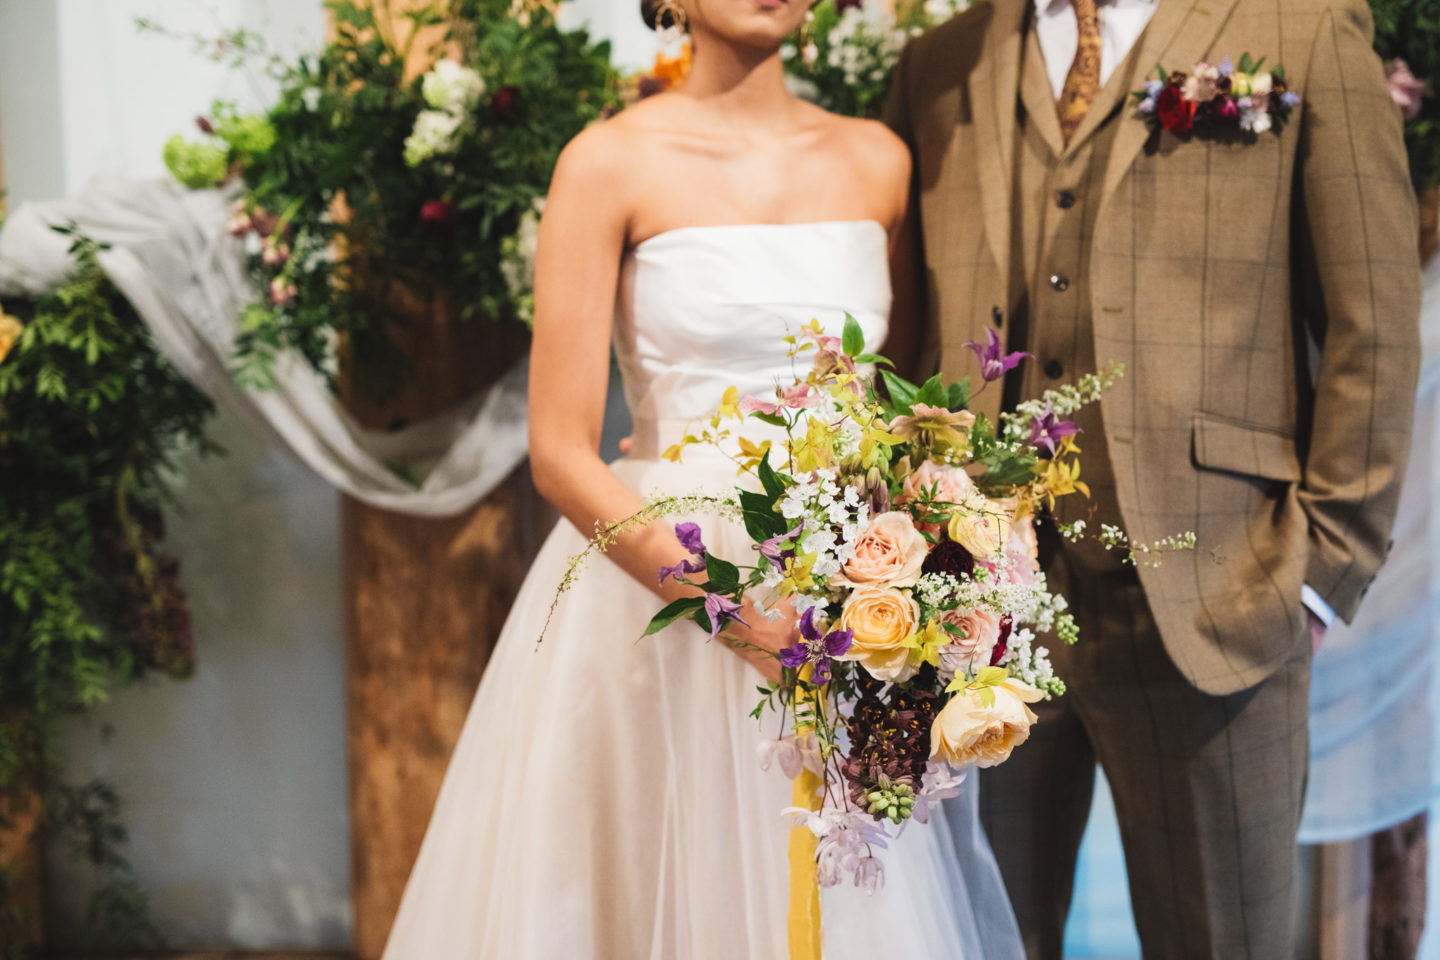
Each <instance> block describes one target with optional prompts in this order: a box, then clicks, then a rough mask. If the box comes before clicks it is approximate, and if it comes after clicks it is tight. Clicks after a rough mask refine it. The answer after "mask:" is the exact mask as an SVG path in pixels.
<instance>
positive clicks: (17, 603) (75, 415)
mask: <svg viewBox="0 0 1440 960" xmlns="http://www.w3.org/2000/svg"><path fill="white" fill-rule="evenodd" d="M62 232H65V233H71V234H72V236H74V238H75V239H74V243H73V245H72V247H71V254H72V255H73V256H74V258H75V262H76V269H75V272H74V273H73V274H72V275H71V277H70V278H69V279H67V280H66V281H65V282H64V283H62V284H61V285H60V287H59V288H58V289H56V290H55V291H54V292H53V293H51V294H49V295H48V296H44V297H41V298H40V299H38V300H36V301H33V302H25V301H18V300H7V301H6V302H5V304H4V310H3V311H0V317H3V318H4V319H3V320H0V490H3V491H4V495H3V497H0V793H12V794H13V793H14V792H15V791H18V790H22V789H23V788H24V786H25V784H27V783H32V782H34V780H35V778H36V777H37V776H38V775H40V774H41V772H42V771H44V772H45V773H46V774H47V779H50V780H51V781H52V783H53V782H54V777H53V769H54V766H55V760H56V758H55V756H54V753H53V747H52V745H51V742H50V731H51V730H52V728H53V724H54V723H55V721H56V720H57V719H58V718H60V717H62V716H64V715H66V714H73V713H76V712H81V711H84V710H86V709H87V708H90V707H93V706H94V705H96V704H98V703H100V702H102V701H104V700H105V699H106V697H107V695H108V692H109V690H110V689H111V687H112V686H113V685H114V684H116V683H117V682H125V681H128V680H133V679H135V678H137V677H139V676H141V675H143V674H144V673H145V672H147V671H149V670H158V671H161V672H164V673H168V674H170V675H173V676H184V675H186V674H188V673H189V672H190V671H191V669H192V665H193V655H192V644H191V636H190V621H189V615H188V612H187V610H186V608H185V603H184V594H183V592H182V591H181V589H180V586H179V582H178V565H177V564H176V562H175V561H174V560H173V559H172V558H169V557H167V556H165V555H164V554H162V553H160V552H159V551H158V550H157V549H156V544H157V542H158V541H159V540H160V539H161V538H162V536H163V530H162V527H161V514H160V511H159V507H160V504H161V498H162V494H163V491H164V483H163V477H164V474H165V472H166V470H167V469H168V468H169V467H170V466H171V464H172V461H173V457H174V455H175V453H176V452H177V451H178V450H179V449H180V448H182V447H184V446H191V445H200V446H201V447H202V448H205V449H208V447H207V446H206V444H205V441H204V438H203V427H204V424H205V421H206V419H207V418H208V417H209V415H210V413H211V405H210V402H209V401H208V400H207V399H206V398H205V397H204V395H202V394H201V393H199V392H198V391H197V390H196V389H195V388H194V387H192V386H191V385H190V384H189V383H188V382H187V381H186V380H184V379H183V378H182V377H181V376H180V375H179V374H178V373H177V372H176V371H175V370H174V369H173V368H172V367H171V366H170V365H169V363H167V362H166V361H165V360H164V359H163V358H162V357H161V355H160V354H159V352H158V351H157V350H156V347H155V344H154V343H153V342H152V341H151V339H150V337H149V335H148V333H147V332H146V330H145V327H144V324H143V323H142V322H141V321H140V318H139V317H138V316H137V315H136V314H135V312H134V310H133V308H131V306H130V305H129V303H128V302H127V301H126V300H125V299H124V298H123V297H122V296H121V295H120V294H119V292H118V291H117V290H116V289H115V288H114V287H113V286H112V285H111V284H110V283H109V281H108V280H106V279H105V277H104V275H103V274H102V273H101V271H100V267H99V264H98V262H97V256H98V254H99V252H100V248H99V247H98V246H97V245H95V244H94V243H92V242H91V241H89V240H87V239H85V238H84V237H81V236H78V235H75V234H74V233H73V231H72V230H70V229H66V230H62ZM6 314H9V316H5V315H6ZM17 333H18V335H17ZM12 336H13V343H10V340H11V337H12ZM6 344H9V349H8V351H7V350H5V349H4V347H5V345H6ZM45 806H46V824H47V828H48V829H49V831H50V834H51V836H52V837H57V838H60V839H62V840H63V839H68V840H69V842H71V843H72V845H73V849H74V850H75V852H77V853H78V854H80V855H82V856H83V857H84V858H85V859H86V860H87V861H88V862H89V863H90V864H91V866H92V868H93V869H94V871H95V874H96V888H95V891H94V894H93V896H92V897H91V900H90V907H89V917H88V920H87V928H88V929H89V930H90V932H91V933H92V934H93V937H94V938H95V942H96V943H100V942H104V943H106V944H110V945H116V944H130V943H134V944H139V945H143V944H146V943H150V942H153V940H154V936H153V934H154V931H153V929H150V928H149V927H148V921H146V919H145V918H146V912H145V902H144V896H143V894H142V893H141V891H140V890H139V889H138V887H137V886H136V885H135V883H134V881H133V879H132V878H131V877H130V875H129V866H128V864H126V863H125V861H124V859H123V858H122V857H121V856H120V855H119V853H118V850H119V847H120V845H121V844H122V843H123V841H124V831H123V829H122V828H121V827H119V825H118V823H117V822H116V816H117V814H118V809H119V801H118V799H117V798H116V797H115V796H114V793H113V791H110V790H109V789H108V788H107V787H105V786H104V785H103V784H98V783H97V784H90V785H88V786H86V787H83V788H69V787H65V786H54V787H52V789H51V791H50V792H49V794H48V795H47V797H46V804H45ZM11 879H12V877H11V871H10V870H9V869H7V868H6V865H3V864H0V890H3V887H4V886H5V885H6V883H8V882H10V881H11ZM3 899H4V897H3V896H0V900H3ZM0 926H3V924H0ZM0 946H4V945H0ZM3 952H4V950H3V949H0V953H3Z"/></svg>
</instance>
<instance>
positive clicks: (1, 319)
mask: <svg viewBox="0 0 1440 960" xmlns="http://www.w3.org/2000/svg"><path fill="white" fill-rule="evenodd" d="M24 332H25V325H24V324H22V323H21V322H20V321H19V320H17V319H16V318H14V317H12V316H10V315H9V314H8V313H6V312H5V311H4V310H3V309H0V363H4V362H5V358H6V357H8V356H9V355H10V351H11V350H13V349H14V348H15V341H17V340H19V339H20V334H22V333H24Z"/></svg>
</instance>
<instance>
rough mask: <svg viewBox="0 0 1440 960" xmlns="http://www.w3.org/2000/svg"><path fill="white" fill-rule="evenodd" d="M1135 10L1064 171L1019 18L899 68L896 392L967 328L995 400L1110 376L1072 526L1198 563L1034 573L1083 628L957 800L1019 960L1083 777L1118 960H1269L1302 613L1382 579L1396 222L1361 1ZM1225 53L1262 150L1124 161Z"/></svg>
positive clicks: (1395, 170)
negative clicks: (1093, 796) (1284, 99)
mask: <svg viewBox="0 0 1440 960" xmlns="http://www.w3.org/2000/svg"><path fill="white" fill-rule="evenodd" d="M1157 2H1158V8H1157V10H1156V12H1155V15H1154V18H1153V19H1152V20H1151V22H1150V24H1149V26H1148V27H1147V29H1146V32H1145V34H1144V35H1143V36H1142V37H1141V39H1140V40H1139V41H1138V42H1137V44H1136V47H1135V49H1134V50H1133V51H1132V54H1131V57H1130V59H1129V61H1128V62H1127V63H1126V64H1124V65H1122V66H1121V68H1120V69H1118V70H1117V71H1116V73H1115V77H1113V78H1112V80H1111V82H1110V84H1108V85H1107V87H1106V89H1105V90H1104V91H1102V92H1101V94H1100V96H1099V97H1098V99H1097V100H1096V103H1095V105H1094V106H1093V107H1092V109H1091V111H1090V113H1089V115H1088V116H1087V117H1086V119H1085V121H1084V122H1083V123H1082V124H1081V126H1080V128H1079V129H1078V131H1077V132H1076V134H1075V136H1074V138H1073V139H1072V140H1071V141H1070V142H1069V143H1068V144H1067V143H1065V142H1064V138H1063V136H1061V135H1060V132H1059V122H1058V119H1057V117H1056V114H1055V109H1054V103H1053V100H1052V99H1051V96H1052V95H1051V94H1050V93H1049V92H1048V83H1046V82H1045V75H1044V70H1043V69H1041V64H1040V63H1039V62H1038V61H1039V57H1040V54H1039V49H1038V44H1036V43H1035V42H1034V40H1033V37H1030V36H1029V35H1028V34H1029V31H1028V29H1027V19H1028V18H1027V13H1028V11H1029V10H1030V9H1031V6H1032V4H1031V0H979V2H978V3H977V5H976V6H974V7H972V8H971V9H970V10H968V11H966V12H965V13H964V14H961V15H960V16H958V17H957V18H955V19H954V20H953V21H951V22H950V23H948V24H946V25H944V26H942V27H940V28H938V29H937V30H935V31H932V32H931V33H930V34H928V35H927V36H925V37H923V38H921V39H920V40H917V41H916V42H915V43H913V44H912V45H911V47H910V48H909V49H908V50H907V51H906V53H905V55H904V57H903V58H902V61H901V64H900V67H899V71H898V73H897V78H896V84H895V91H894V95H893V98H892V102H891V105H890V115H889V119H890V122H891V124H892V126H893V127H894V128H895V129H896V130H897V131H898V132H899V133H900V134H901V135H902V136H903V137H904V138H905V139H906V140H907V142H908V143H909V144H910V146H911V149H912V151H913V154H914V161H915V178H916V180H915V208H916V210H917V212H918V215H919V216H918V231H917V234H916V237H915V242H916V245H917V246H918V247H919V249H920V251H921V253H922V256H921V257H920V258H919V259H920V264H919V267H920V273H919V275H918V276H917V278H916V283H917V285H918V286H919V287H920V288H921V290H922V291H923V296H922V303H923V306H924V311H923V312H924V320H925V323H924V327H923V330H924V339H923V343H924V348H925V353H926V359H927V361H928V362H929V363H930V364H931V365H938V366H939V367H940V368H942V369H943V370H944V371H945V372H946V373H947V374H948V375H950V376H958V375H961V374H964V373H967V372H970V371H971V368H972V357H971V355H970V353H969V351H967V350H965V349H964V348H963V346H962V345H963V344H964V343H965V341H967V340H972V339H981V340H983V334H984V329H985V327H986V326H987V325H990V324H992V323H999V324H1000V326H1001V327H1002V330H1003V332H1004V334H1005V335H1006V336H1007V337H1008V338H1009V341H1010V344H1011V347H1012V348H1022V347H1023V348H1025V349H1029V350H1031V351H1032V352H1035V353H1036V355H1037V360H1036V361H1035V362H1032V363H1030V364H1029V365H1028V368H1026V369H1025V371H1024V373H1023V375H1022V380H1021V381H1020V382H1019V383H1016V384H1010V385H1008V386H1009V389H1008V390H1007V393H1006V395H1007V396H1010V395H1012V394H1013V393H1015V392H1016V391H1015V389H1014V388H1015V387H1017V386H1023V388H1024V391H1025V393H1026V395H1033V394H1034V393H1035V392H1036V391H1037V390H1039V389H1043V388H1044V387H1046V386H1049V385H1052V383H1053V382H1058V381H1062V380H1069V379H1072V378H1073V377H1074V376H1076V375H1078V374H1080V373H1083V372H1086V369H1085V368H1087V367H1091V366H1094V365H1097V364H1104V363H1106V362H1107V361H1109V360H1112V359H1114V360H1120V361H1122V362H1124V364H1125V366H1126V375H1125V378H1124V379H1123V380H1122V381H1121V382H1120V383H1119V384H1118V385H1117V386H1116V387H1115V388H1114V389H1113V390H1112V391H1111V392H1110V393H1108V394H1107V396H1106V397H1105V400H1104V402H1103V405H1102V407H1101V408H1100V409H1095V410H1089V411H1087V412H1086V413H1085V414H1083V415H1082V417H1081V418H1080V421H1081V426H1082V427H1083V428H1084V429H1085V434H1084V435H1082V437H1081V441H1082V446H1083V447H1084V448H1085V451H1086V457H1085V458H1083V459H1084V461H1085V466H1084V469H1085V472H1086V474H1087V475H1088V476H1089V478H1090V479H1091V482H1092V484H1093V486H1094V488H1095V489H1094V493H1095V497H1094V500H1093V503H1092V504H1091V505H1089V507H1090V508H1091V509H1093V511H1094V514H1095V520H1096V521H1108V522H1120V523H1123V525H1124V527H1125V529H1126V530H1127V532H1128V533H1129V534H1130V535H1131V536H1132V537H1133V538H1135V539H1136V540H1139V541H1149V540H1153V539H1156V538H1159V537H1162V536H1164V535H1166V534H1170V533H1177V532H1181V531H1186V530H1193V531H1194V532H1195V533H1196V535H1197V537H1198V539H1199V543H1200V549H1199V550H1198V551H1196V552H1195V553H1193V554H1179V555H1171V556H1169V557H1167V558H1166V559H1165V561H1164V563H1163V564H1162V565H1161V566H1159V567H1146V568H1142V569H1141V570H1140V571H1139V572H1138V575H1137V573H1136V572H1135V571H1132V570H1125V569H1120V568H1119V567H1118V565H1117V564H1116V563H1115V562H1114V561H1113V558H1109V557H1106V556H1105V555H1103V554H1102V553H1100V552H1098V551H1094V550H1086V549H1080V550H1074V549H1067V548H1065V547H1064V546H1063V545H1057V544H1051V552H1052V554H1053V555H1052V556H1051V558H1050V563H1051V567H1052V571H1053V575H1054V579H1056V580H1057V581H1058V583H1057V587H1058V588H1059V589H1062V590H1064V591H1066V592H1068V593H1070V594H1071V596H1072V601H1074V603H1075V606H1076V612H1077V619H1078V620H1079V621H1080V623H1081V626H1082V640H1081V646H1080V647H1077V648H1076V649H1075V650H1071V651H1057V652H1056V660H1057V669H1059V670H1061V671H1062V673H1063V675H1065V676H1066V677H1067V679H1069V680H1070V681H1071V684H1072V694H1071V695H1070V696H1068V697H1066V698H1064V699H1063V700H1061V701H1059V702H1057V703H1055V704H1047V705H1046V709H1045V710H1044V711H1042V720H1041V723H1040V725H1039V726H1038V727H1037V728H1036V732H1035V736H1034V740H1035V742H1034V743H1032V744H1030V745H1027V746H1026V747H1025V748H1023V749H1022V750H1020V751H1017V754H1016V756H1015V758H1014V759H1012V760H1011V761H1010V763H1008V764H1006V765H1004V766H1002V767H1000V768H998V769H997V770H996V771H995V772H994V773H993V774H992V775H991V776H990V777H989V778H988V779H987V781H986V786H985V790H984V793H985V798H986V799H985V803H984V808H985V810H984V812H985V817H986V822H987V823H986V825H987V828H988V829H990V831H991V834H992V839H993V840H994V841H995V846H996V852H997V856H998V857H999V859H1000V861H1001V866H1002V869H1004V871H1005V874H1006V879H1007V882H1008V883H1009V884H1010V886H1011V894H1012V898H1013V899H1014V900H1015V904H1016V911H1017V914H1018V916H1019V919H1020V921H1021V924H1022V927H1023V928H1024V929H1025V931H1026V936H1027V944H1028V946H1029V948H1030V950H1031V954H1032V956H1033V957H1037V958H1038V957H1045V958H1049V957H1058V955H1059V953H1058V951H1059V942H1060V937H1061V931H1062V929H1063V923H1064V917H1065V912H1066V910H1067V909H1068V904H1069V894H1070V884H1071V883H1072V881H1073V868H1074V853H1075V849H1074V848H1075V847H1076V846H1078V841H1079V832H1080V830H1081V829H1083V825H1084V815H1085V810H1086V809H1087V805H1088V786H1089V776H1090V774H1089V773H1088V772H1087V771H1093V763H1094V761H1095V759H1097V758H1098V759H1099V760H1100V762H1101V763H1102V764H1103V766H1104V767H1105V769H1106V772H1107V775H1108V776H1109V779H1110V780H1111V783H1112V787H1113V788H1114V790H1115V794H1116V802H1117V809H1118V812H1119V813H1120V818H1121V828H1122V833H1123V834H1124V838H1125V842H1126V849H1127V860H1128V862H1129V869H1130V874H1131V886H1132V896H1134V898H1135V904H1136V912H1137V923H1138V925H1139V927H1140V932H1141V937H1142V940H1143V942H1144V943H1145V948H1146V956H1147V957H1161V958H1169V957H1185V958H1188V957H1214V958H1221V957H1223V958H1226V960H1233V958H1239V957H1253V958H1257V960H1281V958H1284V957H1285V956H1286V953H1287V950H1288V943H1289V937H1290V901H1291V898H1292V893H1293V890H1292V887H1293V867H1292V859H1293V845H1294V830H1295V827H1296V824H1297V823H1298V819H1299V804H1300V795H1301V792H1302V790H1303V781H1304V768H1305V752H1306V741H1305V713H1306V687H1307V684H1308V667H1309V664H1308V647H1307V644H1306V636H1307V631H1306V627H1305V614H1304V609H1303V607H1302V605H1301V602H1300V590H1301V585H1302V584H1304V583H1309V584H1310V585H1311V586H1312V587H1314V588H1315V589H1316V590H1317V591H1318V592H1319V594H1320V595H1321V596H1322V597H1323V598H1324V599H1325V600H1327V601H1328V602H1329V603H1330V604H1331V606H1332V607H1333V608H1334V609H1335V610H1336V611H1337V612H1338V613H1339V614H1340V615H1341V616H1342V617H1344V618H1345V619H1347V620H1348V619H1349V618H1350V617H1351V616H1353V614H1354V611H1355V608H1356V606H1357V605H1358V603H1359V601H1360V597H1361V595H1362V594H1363V593H1364V590H1365V588H1366V586H1367V585H1368V584H1369V582H1370V580H1371V579H1372V578H1373V576H1374V574H1375V572H1376V570H1377V569H1378V567H1379V565H1380V563H1381V561H1382V560H1383V558H1384V555H1385V552H1386V549H1387V543H1388V539H1389V529H1390V524H1391V522H1392V519H1393V515H1394V509H1395V503H1396V499H1397V496H1398V484H1399V479H1400V475H1401V474H1400V469H1401V467H1402V466H1403V464H1404V462H1405V458H1406V454H1407V449H1408V443H1409V429H1410V410H1411V408H1412V405H1413V395H1414V389H1415V378H1416V373H1417V362H1418V352H1419V350H1418V331H1417V317H1418V313H1419V266H1418V258H1417V256H1416V252H1415V245H1414V242H1413V240H1414V236H1415V229H1416V219H1415V218H1416V212H1415V205H1414V199H1413V193H1412V191H1411V188H1410V184H1409V177H1408V172H1407V169H1406V161H1405V152H1404V148H1403V144H1402V140H1401V131H1400V120H1399V116H1398V112H1397V110H1396V108H1395V107H1394V105H1393V104H1392V103H1391V102H1390V100H1389V98H1388V94H1387V92H1386V87H1385V82H1384V75H1383V71H1382V69H1381V66H1380V64H1379V61H1378V59H1377V58H1376V57H1375V55H1374V53H1373V52H1372V49H1371V23H1370V14H1369V8H1368V7H1367V6H1366V4H1365V3H1364V2H1363V0H1336V2H1333V3H1329V2H1326V0H1157ZM1246 52H1249V53H1251V54H1253V55H1255V56H1256V57H1259V56H1262V55H1263V56H1266V57H1268V58H1269V59H1268V62H1269V63H1270V64H1272V65H1273V64H1275V63H1283V64H1284V65H1285V67H1286V70H1287V75H1288V77H1289V80H1290V84H1291V88H1292V89H1293V90H1295V91H1296V92H1297V93H1299V94H1300V95H1301V97H1302V98H1303V102H1302V105H1301V106H1300V107H1299V108H1297V109H1296V111H1295V113H1294V114H1293V115H1292V117H1291V122H1290V124H1289V125H1288V126H1287V127H1286V129H1285V130H1284V132H1283V134H1282V135H1280V136H1276V135H1275V134H1273V133H1267V134H1263V135H1260V136H1259V137H1257V138H1250V139H1249V140H1240V139H1237V140H1234V141H1231V142H1216V141H1213V140H1207V139H1204V138H1197V139H1194V140H1191V141H1189V142H1181V141H1179V140H1177V139H1175V138H1174V137H1172V136H1170V135H1168V134H1166V135H1162V136H1160V137H1159V138H1156V139H1152V138H1151V137H1150V135H1149V132H1148V130H1147V128H1146V126H1145V125H1144V124H1143V123H1142V122H1141V121H1140V120H1139V119H1136V118H1135V117H1134V116H1133V113H1132V111H1131V108H1130V106H1129V105H1128V102H1127V101H1126V99H1125V96H1124V94H1125V93H1126V91H1127V90H1128V89H1134V88H1136V87H1138V86H1139V85H1140V84H1141V83H1142V82H1143V81H1144V80H1146V79H1149V78H1151V77H1152V76H1154V72H1155V67H1154V65H1155V64H1156V63H1157V62H1158V63H1161V64H1163V65H1164V66H1165V67H1166V68H1167V69H1183V70H1188V69H1189V68H1190V66H1191V65H1192V64H1193V63H1195V62H1196V61H1198V60H1210V61H1212V62H1214V61H1218V60H1219V59H1220V58H1221V57H1223V56H1225V55H1227V54H1228V55H1230V56H1232V57H1233V58H1235V59H1237V60H1238V58H1239V56H1240V55H1241V54H1243V53H1246ZM904 282H906V278H905V277H903V276H900V277H897V284H898V283H904ZM1307 333H1308V334H1310V335H1311V336H1313V337H1314V339H1315V340H1316V341H1317V342H1319V343H1321V344H1322V345H1323V346H1322V349H1321V351H1320V359H1319V365H1318V372H1316V373H1315V374H1313V375H1312V372H1311V367H1310V364H1309V362H1308V359H1307V353H1306V351H1307ZM1000 396H1001V395H1000V393H999V392H998V391H995V390H989V391H986V392H985V394H983V395H982V396H981V397H980V400H979V401H978V405H979V406H981V407H982V408H986V409H987V412H990V413H993V412H995V408H997V407H998V406H999V404H1000ZM1092 526H1093V522H1092Z"/></svg>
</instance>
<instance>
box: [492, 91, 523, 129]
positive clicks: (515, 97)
mask: <svg viewBox="0 0 1440 960" xmlns="http://www.w3.org/2000/svg"><path fill="white" fill-rule="evenodd" d="M519 109H520V89H519V88H518V87H514V86H504V87H501V88H500V89H499V90H496V91H495V93H494V95H493V96H491V97H490V114H491V116H493V117H494V118H495V119H496V120H499V121H500V122H501V123H513V122H514V120H515V114H516V112H517V111H518V110H519Z"/></svg>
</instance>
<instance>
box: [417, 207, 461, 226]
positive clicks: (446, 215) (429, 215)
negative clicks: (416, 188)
mask: <svg viewBox="0 0 1440 960" xmlns="http://www.w3.org/2000/svg"><path fill="white" fill-rule="evenodd" d="M420 223H421V224H423V225H424V227H425V228H426V229H427V230H430V231H432V232H434V233H448V232H450V231H451V230H453V229H455V205H454V204H453V203H451V202H450V201H448V200H429V201H426V203H425V205H424V206H422V207H421V208H420Z"/></svg>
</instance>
